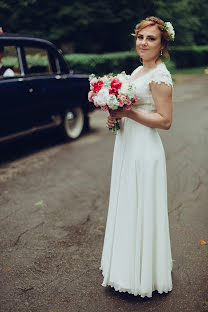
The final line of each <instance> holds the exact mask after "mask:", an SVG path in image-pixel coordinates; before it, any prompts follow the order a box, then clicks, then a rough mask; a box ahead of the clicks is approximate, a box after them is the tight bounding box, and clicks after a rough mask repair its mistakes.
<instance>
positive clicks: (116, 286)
mask: <svg viewBox="0 0 208 312" xmlns="http://www.w3.org/2000/svg"><path fill="white" fill-rule="evenodd" d="M99 270H100V271H101V272H102V275H103V277H104V272H103V268H102V266H100V267H99ZM171 271H172V269H171ZM101 286H103V287H106V286H111V287H113V288H114V289H115V290H116V291H119V292H127V293H129V294H130V295H134V296H138V295H139V296H140V297H142V298H144V297H148V298H151V297H152V293H151V294H149V293H142V294H141V292H140V291H135V292H133V291H132V290H131V289H127V288H122V287H121V286H119V285H118V284H117V283H114V282H111V281H109V282H108V283H104V281H103V283H102V284H101ZM155 290H157V291H158V293H159V294H162V293H164V292H165V293H168V292H169V291H171V290H172V286H170V287H168V288H167V289H162V288H161V289H159V287H154V288H153V289H152V292H153V291H155Z"/></svg>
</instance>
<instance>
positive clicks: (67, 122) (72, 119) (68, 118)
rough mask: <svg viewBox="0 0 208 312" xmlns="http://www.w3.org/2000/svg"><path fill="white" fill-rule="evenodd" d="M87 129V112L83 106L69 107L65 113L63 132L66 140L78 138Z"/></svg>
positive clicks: (62, 125)
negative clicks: (85, 112)
mask: <svg viewBox="0 0 208 312" xmlns="http://www.w3.org/2000/svg"><path fill="white" fill-rule="evenodd" d="M84 129H85V114H84V111H83V109H82V108H81V107H79V106H77V107H73V108H72V109H67V110H66V111H65V113H64V115H63V121H62V124H61V132H62V135H63V137H64V139H66V140H76V139H77V138H78V137H80V135H81V134H82V133H83V131H84Z"/></svg>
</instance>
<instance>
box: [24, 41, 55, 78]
mask: <svg viewBox="0 0 208 312" xmlns="http://www.w3.org/2000/svg"><path fill="white" fill-rule="evenodd" d="M24 50H25V57H26V62H27V69H28V74H38V75H40V74H42V75H44V74H47V75H48V74H52V73H53V70H52V67H51V64H50V59H49V55H48V51H47V50H46V49H43V48H36V47H25V48H24Z"/></svg>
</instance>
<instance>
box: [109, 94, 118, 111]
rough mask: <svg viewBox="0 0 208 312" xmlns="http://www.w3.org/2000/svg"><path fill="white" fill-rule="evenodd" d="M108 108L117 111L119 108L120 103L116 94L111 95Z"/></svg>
mask: <svg viewBox="0 0 208 312" xmlns="http://www.w3.org/2000/svg"><path fill="white" fill-rule="evenodd" d="M108 107H109V108H110V109H113V110H116V109H118V107H119V102H118V101H117V98H116V96H115V95H114V94H110V96H109V100H108Z"/></svg>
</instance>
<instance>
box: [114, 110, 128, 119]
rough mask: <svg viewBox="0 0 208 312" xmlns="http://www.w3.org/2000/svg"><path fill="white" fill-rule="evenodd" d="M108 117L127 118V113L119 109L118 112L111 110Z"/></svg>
mask: <svg viewBox="0 0 208 312" xmlns="http://www.w3.org/2000/svg"><path fill="white" fill-rule="evenodd" d="M110 115H111V117H112V118H113V119H121V118H123V117H127V116H128V111H124V110H119V109H118V110H111V111H110Z"/></svg>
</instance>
